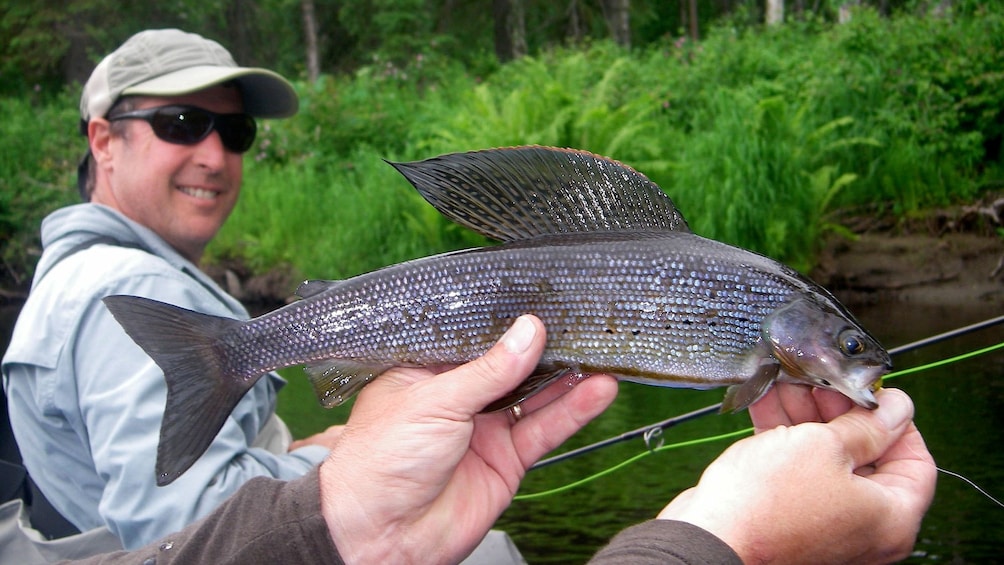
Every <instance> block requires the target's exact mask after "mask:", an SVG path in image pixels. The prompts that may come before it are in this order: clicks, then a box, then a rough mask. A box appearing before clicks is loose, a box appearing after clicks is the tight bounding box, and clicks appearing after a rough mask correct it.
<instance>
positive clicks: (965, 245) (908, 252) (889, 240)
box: [810, 195, 1004, 308]
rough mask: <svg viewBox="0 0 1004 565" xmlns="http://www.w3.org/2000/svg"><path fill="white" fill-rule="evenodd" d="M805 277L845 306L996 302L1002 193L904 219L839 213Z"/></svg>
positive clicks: (1003, 300) (1001, 264) (1001, 276)
mask: <svg viewBox="0 0 1004 565" xmlns="http://www.w3.org/2000/svg"><path fill="white" fill-rule="evenodd" d="M842 224H843V225H845V226H847V227H848V228H849V229H851V230H852V231H853V232H854V237H853V238H848V237H845V236H836V235H834V236H831V237H830V238H828V240H827V242H826V244H825V246H824V248H823V250H822V252H821V253H820V255H819V259H818V262H817V266H816V268H815V269H813V271H812V273H810V276H811V277H812V278H813V279H814V280H815V281H816V282H818V283H819V284H821V285H823V286H824V287H826V288H828V289H830V290H831V291H832V292H833V293H834V294H835V295H837V297H838V298H840V300H841V301H842V302H844V303H845V304H848V305H854V304H874V303H877V302H903V303H908V304H909V303H912V304H925V305H927V304H931V305H934V304H942V305H952V304H966V305H980V304H985V305H987V306H991V305H993V306H994V307H995V308H996V307H999V305H1001V304H1004V234H1002V233H1001V230H1002V229H1004V196H1001V195H988V196H986V197H984V198H983V199H982V200H980V201H978V202H975V203H973V204H970V205H966V206H957V207H953V208H947V209H941V210H936V211H933V212H931V213H929V214H926V215H924V216H921V217H917V218H915V219H912V220H906V221H902V220H901V221H894V220H892V219H884V218H882V217H858V218H845V219H844V220H843V221H842Z"/></svg>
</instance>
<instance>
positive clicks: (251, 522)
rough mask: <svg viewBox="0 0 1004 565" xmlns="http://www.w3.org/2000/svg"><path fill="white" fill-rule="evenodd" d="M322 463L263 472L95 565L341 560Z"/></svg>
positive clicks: (91, 561)
mask: <svg viewBox="0 0 1004 565" xmlns="http://www.w3.org/2000/svg"><path fill="white" fill-rule="evenodd" d="M317 472H318V471H317V468H316V467H315V468H314V470H313V471H311V472H310V473H308V474H306V475H304V476H303V477H301V478H299V479H297V480H294V481H289V482H286V481H280V480H276V479H271V478H264V477H258V478H255V479H252V480H250V481H248V482H247V483H245V484H244V486H242V487H241V489H240V490H239V491H237V492H236V493H235V494H234V495H233V496H232V497H230V498H229V499H227V501H226V502H224V503H223V504H221V505H220V506H219V507H218V508H217V509H216V510H214V511H213V512H212V513H211V514H209V515H208V516H206V517H205V518H203V519H202V520H200V521H198V522H196V523H194V524H191V525H190V526H188V527H186V528H185V529H183V530H181V531H180V532H178V533H175V534H171V535H169V536H166V537H164V538H163V539H161V540H160V541H156V542H154V543H151V544H150V545H147V546H145V547H143V548H140V549H137V550H134V551H121V552H117V553H111V554H106V555H99V556H96V557H93V558H91V559H87V560H85V561H83V563H87V564H91V565H98V564H102V565H117V564H120V563H121V564H123V565H125V564H126V563H128V564H129V565H137V564H146V563H149V564H151V565H153V564H156V565H165V564H169V563H184V564H186V565H187V564H196V565H198V564H210V563H212V564H214V565H215V564H218V563H235V564H236V563H241V564H245V563H248V564H255V563H262V564H265V563H267V564H270V565H271V564H274V563H315V562H323V563H333V564H336V565H341V564H342V559H341V557H340V556H339V555H338V550H337V549H336V548H335V545H334V543H333V542H332V541H331V536H330V535H329V533H328V526H327V524H326V523H325V522H324V517H323V516H321V499H320V485H319V482H318V475H317Z"/></svg>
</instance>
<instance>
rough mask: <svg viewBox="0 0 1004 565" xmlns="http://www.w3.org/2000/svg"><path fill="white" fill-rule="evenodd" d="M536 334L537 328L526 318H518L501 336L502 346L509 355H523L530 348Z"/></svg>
mask: <svg viewBox="0 0 1004 565" xmlns="http://www.w3.org/2000/svg"><path fill="white" fill-rule="evenodd" d="M536 334H537V326H535V325H534V324H533V322H531V321H530V320H529V319H527V317H526V316H520V317H519V318H516V321H515V322H514V323H513V325H512V327H510V328H509V329H508V330H507V331H506V332H505V335H503V336H502V345H503V346H505V348H506V351H508V352H509V353H516V354H519V353H524V352H525V351H526V350H527V349H529V348H530V344H531V343H533V338H534V336H535V335H536Z"/></svg>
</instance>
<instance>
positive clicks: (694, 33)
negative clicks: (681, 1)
mask: <svg viewBox="0 0 1004 565" xmlns="http://www.w3.org/2000/svg"><path fill="white" fill-rule="evenodd" d="M687 19H688V20H689V21H690V39H693V40H694V41H697V40H699V39H700V37H699V35H700V32H699V31H698V27H697V0H690V17H689V18H687Z"/></svg>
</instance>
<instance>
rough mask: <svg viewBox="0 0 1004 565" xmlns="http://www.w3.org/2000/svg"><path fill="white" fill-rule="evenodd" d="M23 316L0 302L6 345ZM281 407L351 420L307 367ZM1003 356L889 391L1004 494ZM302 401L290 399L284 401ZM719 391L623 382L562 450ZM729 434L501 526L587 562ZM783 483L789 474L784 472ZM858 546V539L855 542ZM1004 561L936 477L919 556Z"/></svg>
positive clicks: (917, 317) (694, 405) (974, 509)
mask: <svg viewBox="0 0 1004 565" xmlns="http://www.w3.org/2000/svg"><path fill="white" fill-rule="evenodd" d="M853 310H854V313H855V315H856V316H857V317H858V318H859V319H860V320H861V322H862V323H863V324H864V326H865V327H867V328H868V329H869V330H870V331H871V332H872V333H873V334H874V335H875V336H876V337H877V338H878V339H879V340H880V341H881V342H882V343H883V344H884V345H885V346H887V347H890V348H891V347H895V346H898V345H901V344H904V343H909V342H911V341H914V340H917V339H920V338H923V337H927V336H929V335H934V334H937V333H941V332H943V331H947V330H950V329H954V328H956V327H960V326H964V325H968V324H971V323H974V322H978V321H981V320H983V319H986V318H989V317H992V316H996V315H999V314H1001V313H1002V312H1001V310H1002V308H1001V305H999V304H986V305H983V306H981V307H973V306H971V307H958V306H951V307H949V306H929V305H911V304H883V305H878V306H871V307H860V308H854V309H853ZM14 316H16V309H14V308H9V307H8V308H0V339H2V341H0V345H2V346H3V348H4V349H6V339H7V337H8V335H9V332H10V329H11V325H12V323H13V320H14ZM1002 341H1004V328H1000V327H998V328H995V329H992V330H985V331H981V332H978V333H975V334H970V335H969V336H966V337H964V338H959V339H953V340H950V341H946V342H944V343H940V344H937V345H932V346H929V347H926V348H923V349H921V350H918V351H915V352H911V353H907V354H903V355H899V356H897V357H895V358H894V359H893V361H894V363H895V365H896V368H897V369H903V368H908V367H914V366H918V365H921V364H924V363H927V362H930V361H935V360H939V359H943V358H946V357H951V356H954V355H958V354H961V353H965V352H968V351H972V350H975V349H977V348H979V347H983V346H987V345H992V344H995V343H999V342H1002ZM286 374H287V377H288V378H289V379H290V386H289V387H288V389H287V390H284V391H283V394H282V395H280V398H281V400H280V413H281V415H282V416H283V418H285V419H286V420H287V421H288V422H289V423H290V427H291V428H292V429H293V430H294V434H297V435H302V434H305V433H309V432H311V431H314V430H318V429H320V428H323V427H324V426H325V425H330V424H332V423H336V422H338V421H342V420H344V418H345V416H346V412H345V411H344V409H342V410H335V411H333V412H329V411H324V410H322V409H320V408H318V407H317V404H316V401H315V400H313V399H312V398H311V396H312V393H311V392H310V390H309V386H308V385H307V380H306V379H305V378H303V377H302V373H299V372H295V371H294V372H288V373H286ZM1002 377H1004V353H1001V352H996V353H993V354H989V355H985V356H982V357H979V358H975V359H972V360H969V361H965V362H961V363H957V364H952V365H948V366H944V367H940V368H937V369H933V370H929V371H924V372H921V373H916V374H912V375H907V376H904V377H900V378H898V379H896V380H894V381H892V382H890V383H889V385H890V386H895V387H898V388H902V389H905V390H906V391H907V392H909V393H910V395H911V396H912V397H913V399H914V401H915V403H916V408H917V415H916V421H917V425H918V426H919V427H920V430H921V431H922V432H923V434H924V437H925V438H926V440H927V442H928V446H929V448H930V450H931V452H932V453H933V454H934V457H935V459H936V461H937V463H938V465H939V466H941V467H942V468H945V469H948V470H951V471H954V472H957V473H960V474H963V475H965V476H967V477H968V478H970V479H972V480H973V481H975V482H976V483H977V484H979V485H981V486H982V487H983V488H984V489H986V490H987V491H989V492H990V493H992V494H994V495H995V496H996V497H997V498H999V499H1001V498H1004V449H1002V447H1004V378H1002ZM284 395H285V396H287V398H293V399H295V400H285V401H284V400H282V397H283V396H284ZM721 398H722V391H720V390H718V391H693V390H684V389H664V388H655V387H647V386H641V385H634V384H630V383H624V384H621V391H620V394H619V396H618V399H617V401H616V402H615V403H614V405H613V406H611V407H610V409H608V410H607V411H606V412H605V413H604V414H603V415H601V416H600V417H599V418H597V419H596V420H595V421H594V422H592V423H591V424H590V425H589V426H587V427H586V428H585V429H583V430H582V431H581V432H580V433H579V434H577V435H576V436H575V437H573V438H572V439H571V440H569V441H568V442H567V443H566V445H565V446H563V447H562V450H564V449H571V448H575V447H579V446H582V445H588V444H591V443H594V442H596V441H600V440H603V439H607V438H610V437H613V436H617V435H619V434H621V433H624V432H626V431H629V430H633V429H636V428H640V427H643V426H646V425H648V424H651V423H654V422H658V421H661V420H664V419H666V418H669V417H672V416H676V415H680V414H683V413H686V412H689V411H691V410H695V409H698V408H702V407H704V406H707V405H709V404H713V403H716V402H718V401H720V400H721ZM749 425H750V422H749V417H748V416H747V415H746V414H745V413H744V414H739V415H716V414H714V415H709V416H704V417H702V418H699V419H697V420H694V421H691V422H688V423H685V424H681V425H679V426H677V427H674V428H671V429H668V430H666V432H665V433H664V434H663V437H662V441H663V442H664V443H665V444H673V443H676V442H681V441H686V440H692V439H698V438H705V437H708V436H714V435H717V434H722V433H726V432H731V431H736V430H741V429H744V428H747V427H749ZM729 441H735V440H725V441H717V442H712V443H707V444H703V445H698V446H692V447H685V448H680V449H675V450H671V451H662V452H659V453H654V454H650V455H648V456H647V457H644V458H642V459H641V460H640V461H638V462H636V463H634V464H632V465H629V466H627V467H626V468H622V469H620V470H617V471H615V472H613V473H611V474H609V475H607V476H604V477H603V478H600V479H598V480H595V481H593V482H590V483H587V484H585V485H583V486H580V487H577V488H574V489H571V490H567V491H564V492H561V493H560V494H555V495H551V496H547V497H543V498H539V499H533V500H525V501H521V500H518V501H516V502H514V503H513V504H512V506H510V508H509V509H508V510H507V511H506V512H505V513H504V514H503V516H502V517H501V519H500V520H499V522H498V524H497V525H496V527H497V528H500V529H503V530H505V531H507V532H508V533H509V534H510V535H511V536H512V537H513V539H514V540H515V542H516V544H517V546H518V547H519V548H520V551H521V552H522V553H523V555H524V557H525V558H526V559H527V560H528V561H529V563H531V564H538V563H582V562H585V561H586V560H588V558H589V556H590V555H592V553H593V552H595V551H596V549H598V548H599V547H600V546H602V545H603V544H604V543H605V542H606V541H607V540H608V539H609V538H610V537H612V536H613V535H614V534H616V533H617V532H618V531H620V530H621V529H623V528H625V527H627V526H629V525H631V524H634V523H637V522H640V521H643V520H646V519H648V518H651V517H653V516H655V514H656V513H657V512H658V511H659V510H660V509H661V508H662V507H663V506H664V505H665V504H666V502H667V501H669V500H670V499H671V498H672V497H674V496H675V495H676V494H677V493H679V492H680V491H681V490H683V489H685V488H688V487H690V486H692V485H693V484H695V483H696V481H697V479H698V477H699V476H700V473H701V471H702V470H703V469H704V467H705V466H706V465H707V464H708V463H709V462H710V461H711V460H713V459H714V458H715V457H716V456H717V455H718V454H719V453H721V451H722V450H724V449H725V447H727V445H728V442H729ZM645 450H646V448H645V444H644V442H643V441H642V440H641V439H634V440H631V441H628V442H624V443H621V444H618V445H614V446H611V447H607V448H604V449H601V450H599V451H596V452H593V453H590V454H587V455H583V456H580V457H577V458H575V459H571V460H568V461H565V462H562V463H558V464H555V465H552V466H549V467H545V468H542V469H539V470H535V471H531V472H530V473H529V475H528V476H527V478H526V479H525V480H524V482H523V485H522V488H521V490H520V493H521V494H525V493H535V492H539V491H543V490H546V489H551V488H554V487H559V486H562V485H566V484H568V483H570V482H572V481H575V480H578V479H581V478H583V477H586V476H588V475H591V474H593V473H596V472H599V471H602V470H604V469H607V468H609V467H611V466H612V465H615V464H617V463H620V462H622V461H624V460H625V459H627V458H629V457H632V456H634V455H637V454H638V453H641V452H644V451H645ZM778 480H782V481H783V480H784V478H783V477H779V478H778ZM847 542H848V543H854V540H847ZM1001 556H1004V508H1001V507H998V506H996V505H994V504H993V503H992V502H990V501H989V500H987V499H986V498H985V497H983V496H982V495H980V494H979V493H978V492H977V491H976V490H974V489H973V488H972V487H970V486H968V485H966V484H965V483H963V482H962V481H960V480H958V479H955V478H952V477H949V476H946V475H939V479H938V487H937V493H936V495H935V499H934V503H933V505H932V507H931V510H930V511H929V512H928V514H927V516H926V517H925V519H924V522H923V525H922V529H921V532H920V537H919V541H918V544H917V547H916V551H915V554H914V556H913V557H911V558H910V559H909V560H908V562H911V563H930V562H940V563H991V562H998V561H999V560H1000V559H1001Z"/></svg>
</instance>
